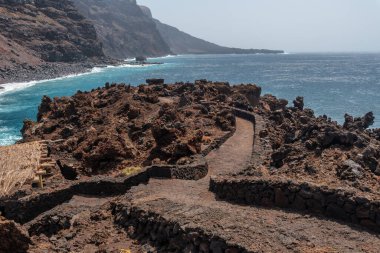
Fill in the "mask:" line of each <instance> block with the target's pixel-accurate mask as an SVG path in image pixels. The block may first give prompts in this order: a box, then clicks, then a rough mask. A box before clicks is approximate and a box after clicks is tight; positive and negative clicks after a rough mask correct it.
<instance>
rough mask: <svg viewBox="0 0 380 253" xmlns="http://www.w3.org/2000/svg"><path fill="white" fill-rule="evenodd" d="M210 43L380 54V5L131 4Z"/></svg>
mask: <svg viewBox="0 0 380 253" xmlns="http://www.w3.org/2000/svg"><path fill="white" fill-rule="evenodd" d="M137 2H138V3H139V4H141V5H145V6H148V7H150V8H151V10H152V12H153V16H154V17H155V18H157V19H159V20H161V21H162V22H164V23H167V24H170V25H173V26H176V27H177V28H179V29H180V30H183V31H185V32H188V33H190V34H192V35H194V36H196V37H200V38H203V39H206V40H209V41H211V42H215V43H218V44H221V45H225V46H232V47H242V48H269V49H284V50H286V51H288V52H316V51H322V52H333V51H338V52H346V51H376V52H380V0H137Z"/></svg>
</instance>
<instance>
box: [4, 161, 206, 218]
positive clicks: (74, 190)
mask: <svg viewBox="0 0 380 253" xmlns="http://www.w3.org/2000/svg"><path fill="white" fill-rule="evenodd" d="M207 173H208V165H207V162H206V160H205V159H204V157H203V156H197V157H195V158H194V162H193V163H191V164H187V165H172V166H171V165H161V166H159V165H157V166H150V167H146V168H144V169H143V170H142V171H141V172H139V173H136V174H135V175H131V176H128V177H123V178H111V177H100V176H99V177H93V178H91V179H87V180H86V181H78V182H73V183H71V184H69V185H66V186H63V187H62V188H60V189H54V191H52V190H51V189H46V190H43V191H42V192H39V193H37V194H35V195H32V196H25V197H24V196H23V197H20V198H10V199H3V200H2V201H1V202H0V212H1V213H2V215H3V216H4V217H6V218H7V219H10V220H14V221H16V222H18V223H22V224H23V223H26V222H28V221H30V220H32V219H34V218H35V217H37V216H38V215H40V214H41V213H43V212H45V211H47V210H50V209H52V208H54V207H55V206H57V205H60V204H62V203H63V202H66V201H69V200H70V199H71V198H72V197H73V196H74V195H78V194H83V195H89V196H99V197H101V196H113V195H120V194H123V193H125V192H126V191H128V190H129V189H130V188H131V187H132V186H136V185H139V184H141V183H147V182H148V181H149V178H152V177H157V178H174V179H182V180H199V179H201V178H203V177H205V176H206V175H207ZM17 195H18V194H16V195H15V196H17Z"/></svg>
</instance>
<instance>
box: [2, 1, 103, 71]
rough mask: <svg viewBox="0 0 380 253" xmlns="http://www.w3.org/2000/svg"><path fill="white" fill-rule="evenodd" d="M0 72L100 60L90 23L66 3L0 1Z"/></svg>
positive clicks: (72, 6) (99, 45) (96, 40)
mask: <svg viewBox="0 0 380 253" xmlns="http://www.w3.org/2000/svg"><path fill="white" fill-rule="evenodd" d="M0 52H1V54H2V57H1V59H0V69H2V70H3V71H7V70H9V69H12V68H13V67H20V66H24V67H26V68H28V67H30V68H33V67H34V66H36V65H39V64H41V63H43V62H79V61H85V60H87V59H89V58H94V57H95V58H97V57H102V56H103V52H102V46H101V43H100V42H99V41H98V39H97V35H96V31H95V28H94V27H93V25H92V24H91V22H89V21H87V20H86V19H85V18H84V17H83V16H82V15H81V14H79V12H78V11H77V10H76V8H75V6H74V5H73V4H72V2H71V1H69V0H60V1H54V0H0Z"/></svg>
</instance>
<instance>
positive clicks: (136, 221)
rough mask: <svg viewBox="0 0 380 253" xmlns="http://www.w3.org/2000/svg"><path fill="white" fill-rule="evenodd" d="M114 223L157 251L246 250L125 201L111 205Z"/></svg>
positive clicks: (231, 252)
mask: <svg viewBox="0 0 380 253" xmlns="http://www.w3.org/2000/svg"><path fill="white" fill-rule="evenodd" d="M113 214H114V216H115V222H116V223H117V224H119V225H120V226H122V227H124V228H125V230H126V231H128V233H129V236H130V237H131V238H133V239H137V240H140V241H144V242H145V243H146V242H147V241H148V242H149V243H151V244H152V245H154V246H155V247H156V248H158V249H159V252H214V253H241V252H247V251H246V250H244V249H242V248H240V247H239V246H236V245H231V244H228V243H227V242H226V241H225V240H223V239H221V238H219V237H218V236H215V235H213V234H212V233H209V232H206V231H204V230H202V229H201V228H195V227H190V226H186V227H183V226H181V225H180V224H178V223H177V222H175V221H169V220H166V219H165V218H163V217H162V216H160V215H159V214H156V213H153V212H146V211H144V210H141V209H138V208H137V207H130V206H126V205H125V204H114V206H113Z"/></svg>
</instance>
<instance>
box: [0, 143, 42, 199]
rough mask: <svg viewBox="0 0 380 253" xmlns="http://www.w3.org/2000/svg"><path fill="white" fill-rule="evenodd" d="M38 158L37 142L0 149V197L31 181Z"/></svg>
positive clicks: (38, 148)
mask: <svg viewBox="0 0 380 253" xmlns="http://www.w3.org/2000/svg"><path fill="white" fill-rule="evenodd" d="M40 157H41V146H40V144H39V143H38V142H31V143H25V144H19V145H12V146H6V147H0V197H2V196H6V195H7V194H9V193H10V192H12V191H13V190H15V189H17V188H19V187H21V186H22V185H23V184H25V182H26V181H28V180H29V179H32V178H33V176H34V171H35V170H36V169H37V168H38V165H39V160H40Z"/></svg>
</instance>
